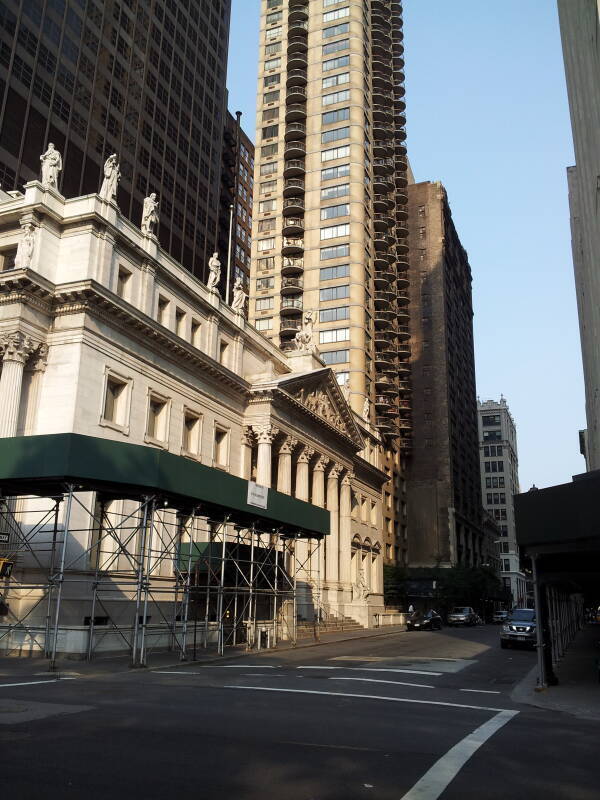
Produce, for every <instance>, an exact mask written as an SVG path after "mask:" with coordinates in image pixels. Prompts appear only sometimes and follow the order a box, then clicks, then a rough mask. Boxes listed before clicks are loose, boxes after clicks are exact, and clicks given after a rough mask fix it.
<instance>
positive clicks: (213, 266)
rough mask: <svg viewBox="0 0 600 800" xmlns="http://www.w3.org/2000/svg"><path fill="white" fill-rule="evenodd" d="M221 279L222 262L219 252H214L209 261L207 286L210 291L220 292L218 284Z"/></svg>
mask: <svg viewBox="0 0 600 800" xmlns="http://www.w3.org/2000/svg"><path fill="white" fill-rule="evenodd" d="M220 280H221V262H220V261H219V254H218V253H216V252H215V253H213V254H212V256H211V257H210V259H209V261H208V280H207V281H206V286H207V288H208V290H209V292H215V294H218V293H219V290H218V288H217V287H218V285H219V281H220Z"/></svg>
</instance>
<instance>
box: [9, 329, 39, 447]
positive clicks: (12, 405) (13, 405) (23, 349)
mask: <svg viewBox="0 0 600 800" xmlns="http://www.w3.org/2000/svg"><path fill="white" fill-rule="evenodd" d="M0 347H1V348H2V351H3V353H2V375H1V376H0V437H2V438H4V437H7V436H16V435H17V424H18V422H19V406H20V404H21V389H22V386H23V370H24V368H25V362H26V361H27V359H28V358H29V356H30V355H31V353H32V352H33V351H34V350H35V347H36V343H35V342H34V341H33V339H31V338H30V337H29V336H26V335H25V334H24V333H21V332H20V331H16V332H14V333H8V334H2V335H1V336H0Z"/></svg>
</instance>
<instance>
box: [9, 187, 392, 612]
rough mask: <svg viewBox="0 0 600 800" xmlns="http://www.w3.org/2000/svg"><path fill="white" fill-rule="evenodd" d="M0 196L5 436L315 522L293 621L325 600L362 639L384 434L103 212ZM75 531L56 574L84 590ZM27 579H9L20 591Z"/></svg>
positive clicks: (379, 605)
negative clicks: (116, 459) (223, 486)
mask: <svg viewBox="0 0 600 800" xmlns="http://www.w3.org/2000/svg"><path fill="white" fill-rule="evenodd" d="M0 194H1V196H0V259H1V261H2V265H3V269H2V271H1V272H0V348H1V353H2V371H1V375H0V437H3V438H5V437H21V436H32V437H38V436H44V435H48V434H66V433H72V434H83V435H85V436H89V437H95V438H96V439H102V440H110V441H114V442H128V443H132V444H136V445H142V446H144V447H145V448H148V449H150V450H161V451H167V452H168V453H170V454H174V455H175V456H177V457H179V458H181V459H185V460H189V461H193V462H197V463H199V464H203V465H206V466H208V467H210V468H211V469H213V470H218V471H222V472H225V473H228V474H230V475H235V476H237V477H239V478H242V479H244V480H248V481H255V482H256V483H257V484H260V485H262V486H263V487H269V488H270V489H273V490H276V491H278V492H281V493H283V494H286V495H290V496H292V497H295V498H297V499H299V500H303V501H306V502H308V503H310V504H313V505H315V506H319V507H322V508H325V509H326V510H327V511H329V516H330V533H329V536H327V537H326V540H325V542H324V544H323V546H321V548H319V552H318V555H315V558H314V559H313V558H312V557H311V552H310V549H311V547H312V545H311V543H310V541H307V540H304V541H301V542H298V548H299V549H300V550H301V549H302V548H304V549H305V551H306V552H304V553H301V554H300V558H299V560H298V563H302V564H303V567H302V570H303V574H302V575H300V576H299V584H298V587H299V588H298V605H297V613H298V617H299V618H300V619H302V618H310V616H311V614H312V613H313V611H314V608H315V606H316V605H317V602H316V601H315V598H314V596H312V597H311V595H314V594H315V591H316V590H317V588H318V592H317V594H318V597H319V600H318V605H319V607H320V609H321V611H322V612H324V613H326V614H331V615H346V616H349V617H352V618H353V619H355V620H357V621H358V622H360V623H361V624H362V625H365V626H370V625H372V624H373V621H374V614H376V613H378V612H380V611H382V610H383V579H382V552H381V546H382V542H381V517H382V509H381V489H382V486H383V484H384V482H385V481H386V480H387V477H386V475H385V473H384V472H382V471H381V470H380V468H379V467H380V465H379V464H378V453H379V452H381V447H380V441H379V435H378V433H377V431H376V429H375V428H373V427H372V426H370V425H369V424H368V423H365V421H364V420H363V419H362V418H361V417H360V415H358V414H357V413H355V412H353V411H352V410H351V409H350V407H349V405H348V403H347V402H346V399H345V397H344V394H343V391H342V389H340V387H339V385H338V383H337V381H336V380H335V376H334V375H333V373H332V371H331V369H329V368H328V367H326V366H325V365H324V364H323V362H322V361H321V360H320V358H319V356H318V351H317V350H315V349H311V348H305V349H303V350H302V349H299V350H298V351H297V352H295V351H288V352H286V353H283V352H282V351H280V350H279V349H278V348H277V347H276V346H275V345H274V344H273V343H272V342H270V341H269V340H268V339H266V338H265V337H263V336H262V335H261V334H260V333H259V332H257V331H256V330H255V328H254V327H252V326H251V325H250V324H249V323H248V322H247V320H246V319H245V315H244V314H243V313H240V311H239V310H238V311H235V310H234V309H232V308H230V307H229V306H226V305H225V303H224V302H223V301H222V299H221V298H220V296H219V295H218V293H217V292H216V291H210V290H209V289H208V288H207V287H206V286H205V285H204V284H203V283H201V282H200V281H199V280H197V279H196V278H195V277H194V276H192V275H191V274H190V273H189V272H188V271H187V270H185V269H184V268H183V267H182V266H181V265H180V264H178V263H177V262H175V261H174V260H173V259H172V258H171V257H170V256H169V255H168V254H167V253H165V252H164V251H163V250H162V249H161V248H160V247H159V245H158V241H157V239H156V237H155V236H154V235H153V234H152V233H148V231H146V233H142V232H141V231H140V229H138V228H136V227H135V226H134V225H133V224H132V223H131V222H130V221H129V220H127V219H126V218H125V217H124V216H123V215H122V214H121V213H120V212H119V210H118V208H117V206H116V204H115V203H114V202H111V201H110V200H105V199H102V198H101V196H100V195H97V194H92V195H87V196H83V197H75V198H70V199H65V198H64V197H63V196H62V195H60V194H59V193H58V192H57V191H56V190H55V189H54V188H52V187H50V188H45V187H44V186H43V185H42V184H41V183H39V182H37V181H32V182H30V183H28V184H27V185H26V186H25V192H24V194H21V193H18V192H11V193H9V194H7V193H0ZM32 493H34V492H32ZM24 502H34V501H24V500H19V501H18V503H21V504H23V503H24ZM73 514H74V517H73V519H75V520H77V512H76V510H73ZM72 527H74V528H75V529H77V531H78V532H77V534H76V535H75V536H74V539H75V541H78V542H79V551H80V552H81V554H82V555H81V556H80V557H79V558H77V557H75V558H74V559H73V558H71V559H70V560H69V558H67V561H68V562H69V563H70V564H72V568H73V569H75V570H77V571H78V572H80V573H81V575H82V576H83V582H84V583H85V579H86V576H90V575H91V570H92V568H94V569H98V563H95V564H92V563H91V559H93V558H96V559H97V558H98V554H97V553H95V554H94V550H93V548H91V547H90V542H91V538H92V537H93V535H94V534H93V531H92V530H86V526H85V525H84V524H83V523H81V524H80V525H79V526H77V525H73V523H72ZM116 550H118V547H117V548H116ZM116 550H115V552H114V553H113V554H112V555H113V556H114V557H113V558H112V561H111V562H110V563H114V564H116V565H118V564H119V558H118V557H117V556H118V553H117V552H116ZM317 559H318V561H319V563H318V564H317V563H314V562H315V561H316V560H317ZM104 566H105V567H106V569H105V570H104V571H105V572H106V571H108V572H109V571H110V569H111V567H110V564H109V561H107V562H106V564H105V565H104ZM31 569H32V566H31V563H29V564H27V563H24V564H19V563H18V562H17V563H15V565H14V569H13V580H14V577H15V576H17V577H18V576H19V575H21V576H22V575H23V574H24V572H23V571H26V570H29V571H30V572H31ZM100 569H103V565H102V564H101V565H100ZM170 569H172V568H171V567H170V564H169V561H164V563H163V566H162V567H161V569H160V578H161V580H163V581H167V582H168V580H169V577H170V571H169V570H170ZM20 570H21V572H20ZM90 580H91V577H90ZM317 581H318V584H319V585H318V587H316V582H317ZM1 590H2V587H0V593H1ZM18 602H19V601H18V598H16V597H15V598H13V605H12V606H11V608H12V609H13V610H14V609H15V604H18ZM83 605H84V603H83V600H82V604H81V607H79V606H78V605H77V602H72V603H71V605H70V607H69V608H70V612H69V614H70V623H69V624H72V625H73V626H77V625H79V626H81V625H83V624H84V621H83V618H84V616H85V615H88V614H89V611H88V610H84V608H83ZM2 622H7V619H6V618H2V617H0V623H2Z"/></svg>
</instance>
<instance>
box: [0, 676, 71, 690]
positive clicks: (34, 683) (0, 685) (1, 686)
mask: <svg viewBox="0 0 600 800" xmlns="http://www.w3.org/2000/svg"><path fill="white" fill-rule="evenodd" d="M75 680H77V678H52V680H49V681H26V682H24V683H0V689H5V688H6V687H7V686H38V685H39V684H40V683H58V682H59V681H75Z"/></svg>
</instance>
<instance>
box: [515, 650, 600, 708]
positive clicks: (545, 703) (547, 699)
mask: <svg viewBox="0 0 600 800" xmlns="http://www.w3.org/2000/svg"><path fill="white" fill-rule="evenodd" d="M537 673H538V667H537V664H536V665H535V666H534V667H533V668H532V669H531V670H530V671H529V672H528V673H527V675H526V676H525V677H524V678H523V680H521V681H519V683H518V684H517V685H516V686H515V688H514V689H513V690H512V692H511V693H510V699H511V700H512V701H513V703H517V704H520V705H527V706H532V707H533V708H539V709H541V710H542V711H556V712H558V713H563V714H571V715H572V716H574V717H577V719H585V720H589V721H598V720H600V707H598V708H597V709H595V708H590V706H589V705H582V704H575V703H569V702H565V701H564V700H562V699H561V698H559V697H557V696H556V694H553V689H554V687H552V686H550V687H549V688H548V689H544V690H543V691H541V692H536V691H535V690H536V687H537ZM559 691H560V690H559ZM593 699H594V701H595V702H596V703H598V697H597V695H596V696H594V698H593ZM584 702H585V701H584Z"/></svg>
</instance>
